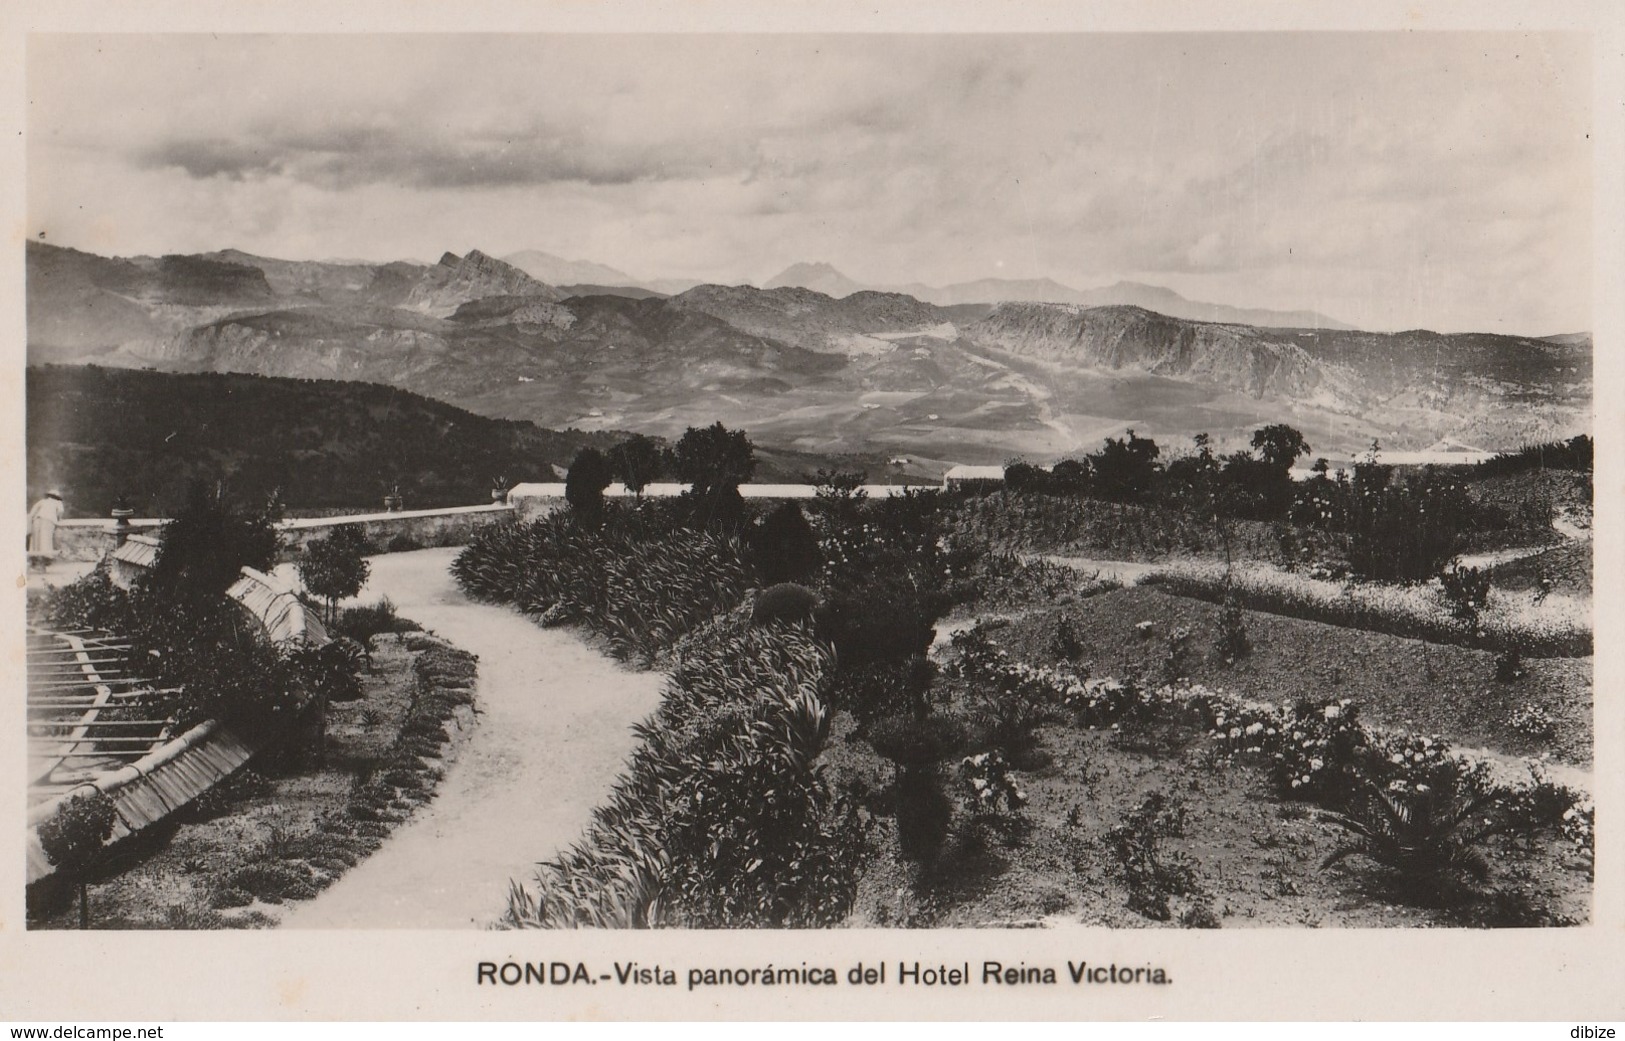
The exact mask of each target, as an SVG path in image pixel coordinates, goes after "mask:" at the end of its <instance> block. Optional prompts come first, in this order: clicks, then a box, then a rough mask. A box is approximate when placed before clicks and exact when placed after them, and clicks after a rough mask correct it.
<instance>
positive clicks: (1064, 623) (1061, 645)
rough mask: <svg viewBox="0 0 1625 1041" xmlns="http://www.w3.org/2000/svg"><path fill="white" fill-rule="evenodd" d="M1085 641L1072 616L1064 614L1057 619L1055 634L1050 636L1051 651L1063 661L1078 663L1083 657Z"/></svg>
mask: <svg viewBox="0 0 1625 1041" xmlns="http://www.w3.org/2000/svg"><path fill="white" fill-rule="evenodd" d="M1085 649H1086V648H1085V647H1084V644H1083V640H1082V639H1081V638H1080V637H1079V636H1078V629H1077V625H1076V624H1075V623H1074V622H1073V621H1072V618H1071V616H1070V615H1067V614H1066V613H1064V612H1063V613H1062V614H1061V615H1060V617H1058V618H1056V619H1055V632H1054V633H1053V634H1052V635H1051V636H1050V643H1049V651H1050V653H1051V654H1053V655H1054V656H1055V657H1057V658H1059V659H1061V660H1062V661H1077V660H1078V659H1079V658H1082V657H1083V652H1084V650H1085Z"/></svg>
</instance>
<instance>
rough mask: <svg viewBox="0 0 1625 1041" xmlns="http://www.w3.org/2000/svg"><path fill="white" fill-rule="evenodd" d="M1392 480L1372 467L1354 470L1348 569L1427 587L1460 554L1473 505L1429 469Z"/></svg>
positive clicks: (1462, 492) (1388, 469) (1459, 489)
mask: <svg viewBox="0 0 1625 1041" xmlns="http://www.w3.org/2000/svg"><path fill="white" fill-rule="evenodd" d="M1392 476H1393V467H1390V466H1381V465H1378V464H1376V463H1374V462H1372V463H1365V464H1360V465H1357V466H1355V468H1354V481H1353V484H1352V488H1351V492H1352V497H1351V503H1350V507H1349V510H1348V515H1349V518H1350V526H1351V533H1352V536H1353V538H1352V541H1351V542H1350V545H1349V564H1350V566H1351V567H1352V568H1353V570H1354V573H1355V574H1356V575H1359V576H1360V577H1362V578H1368V579H1377V580H1379V581H1391V582H1425V581H1427V580H1428V579H1430V578H1433V577H1434V576H1435V575H1438V574H1440V573H1441V572H1442V571H1443V570H1444V567H1445V565H1446V564H1447V563H1449V562H1450V560H1451V559H1452V558H1453V557H1455V555H1456V552H1457V551H1458V550H1459V549H1460V546H1461V540H1462V533H1463V532H1465V531H1467V530H1468V529H1469V528H1470V526H1471V513H1472V505H1471V502H1470V500H1469V499H1468V497H1467V493H1466V490H1465V489H1464V487H1463V486H1462V485H1461V484H1460V482H1457V481H1454V480H1452V479H1450V478H1448V477H1444V476H1442V475H1440V474H1438V473H1436V472H1435V471H1434V470H1433V468H1431V467H1429V468H1428V469H1427V470H1425V471H1424V472H1423V473H1422V474H1421V475H1420V476H1418V477H1416V478H1413V479H1412V480H1411V481H1409V482H1407V483H1404V484H1395V483H1393V482H1392Z"/></svg>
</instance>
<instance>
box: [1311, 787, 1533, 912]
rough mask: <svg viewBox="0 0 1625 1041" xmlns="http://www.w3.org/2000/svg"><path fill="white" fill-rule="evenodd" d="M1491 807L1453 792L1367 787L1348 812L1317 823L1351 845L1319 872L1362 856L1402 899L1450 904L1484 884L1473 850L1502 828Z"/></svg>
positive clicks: (1483, 863) (1482, 865)
mask: <svg viewBox="0 0 1625 1041" xmlns="http://www.w3.org/2000/svg"><path fill="white" fill-rule="evenodd" d="M1498 801H1499V797H1498V796H1496V795H1482V794H1478V795H1475V794H1472V793H1469V792H1463V791H1461V790H1460V789H1459V788H1458V787H1457V786H1455V785H1452V786H1450V787H1446V788H1434V787H1425V786H1416V787H1412V788H1409V789H1402V790H1397V791H1396V790H1384V789H1379V788H1377V787H1375V786H1374V785H1373V786H1368V787H1367V788H1366V790H1365V793H1364V798H1362V799H1359V800H1357V801H1356V802H1355V804H1354V806H1353V807H1351V809H1350V810H1349V812H1347V813H1328V814H1326V815H1325V816H1324V819H1325V820H1327V821H1328V822H1330V823H1332V824H1335V825H1337V826H1338V827H1340V828H1342V829H1343V830H1344V831H1346V832H1348V833H1350V835H1352V836H1353V838H1352V841H1350V842H1348V843H1346V844H1344V845H1343V846H1341V847H1340V848H1338V849H1337V850H1336V851H1335V852H1333V853H1332V855H1331V856H1329V857H1327V858H1326V860H1325V862H1324V863H1323V864H1322V865H1321V866H1322V867H1323V868H1325V867H1330V866H1331V865H1333V864H1336V863H1338V862H1339V861H1341V860H1344V859H1346V858H1348V857H1351V856H1362V857H1366V858H1368V859H1370V860H1372V861H1375V862H1376V863H1377V864H1379V865H1380V866H1382V867H1383V868H1385V869H1387V870H1388V871H1389V872H1391V873H1392V874H1393V876H1394V878H1395V882H1396V884H1397V886H1398V888H1399V889H1400V891H1401V892H1403V893H1404V894H1406V895H1407V896H1410V897H1412V898H1416V899H1419V900H1422V901H1424V902H1428V903H1434V902H1438V901H1441V900H1446V899H1449V898H1451V897H1453V896H1455V895H1457V893H1458V892H1459V890H1460V888H1461V887H1462V886H1463V885H1464V884H1468V883H1473V882H1483V881H1485V880H1486V879H1487V878H1488V876H1489V863H1488V861H1487V860H1485V858H1484V854H1483V851H1482V850H1480V849H1479V848H1478V847H1479V846H1480V845H1481V844H1482V843H1483V842H1484V841H1485V840H1486V839H1488V838H1489V837H1490V836H1492V835H1494V834H1496V833H1497V832H1499V831H1501V830H1503V829H1504V828H1505V822H1504V821H1502V820H1500V819H1498V817H1497V816H1494V815H1491V812H1490V811H1492V810H1493V809H1494V808H1495V804H1496V803H1497V802H1498Z"/></svg>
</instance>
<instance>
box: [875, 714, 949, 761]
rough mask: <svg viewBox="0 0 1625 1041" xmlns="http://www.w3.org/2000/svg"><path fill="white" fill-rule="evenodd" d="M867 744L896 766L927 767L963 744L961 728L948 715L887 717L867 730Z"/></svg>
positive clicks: (944, 757) (946, 756)
mask: <svg viewBox="0 0 1625 1041" xmlns="http://www.w3.org/2000/svg"><path fill="white" fill-rule="evenodd" d="M868 739H869V744H870V745H871V746H873V748H874V750H875V751H876V752H878V753H879V754H880V755H881V756H882V757H884V758H886V759H888V760H890V761H891V762H892V763H894V764H896V765H897V766H898V768H900V769H907V768H909V767H917V766H930V765H932V764H934V763H939V762H941V761H942V760H944V759H946V758H948V757H949V756H951V755H953V754H954V753H955V752H956V751H958V749H959V748H960V747H961V746H962V745H963V744H964V743H965V728H964V726H963V725H962V724H961V723H960V722H959V721H958V720H957V719H954V718H953V717H951V716H941V715H930V716H926V717H924V718H923V719H922V718H920V717H917V716H914V715H898V716H887V717H886V718H884V719H881V720H877V721H876V722H875V723H874V725H873V726H871V727H870V728H869V730H868Z"/></svg>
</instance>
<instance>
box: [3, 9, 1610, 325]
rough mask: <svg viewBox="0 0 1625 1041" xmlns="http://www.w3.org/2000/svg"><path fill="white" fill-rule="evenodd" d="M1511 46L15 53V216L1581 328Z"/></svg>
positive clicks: (1511, 41) (1550, 41)
mask: <svg viewBox="0 0 1625 1041" xmlns="http://www.w3.org/2000/svg"><path fill="white" fill-rule="evenodd" d="M1534 43H1536V44H1538V46H1536V45H1533V44H1531V43H1530V41H1528V40H1524V39H1522V38H1516V37H1514V36H1513V35H1512V34H1502V35H1500V36H1493V35H1472V34H1461V35H1458V34H1453V33H1436V34H1411V35H1407V34H1337V33H1330V34H1274V35H1272V34H1246V33H1234V34H1232V33H1221V34H1207V35H1202V34H1196V35H1183V36H1178V35H1169V34H1145V35H1134V34H1124V35H1107V34H1097V35H1091V34H1055V35H1032V36H998V35H981V36H978V35H954V34H943V35H930V34H920V35H906V36H888V35H879V34H875V35H870V34H859V35H851V36H817V35H793V34H788V35H782V36H751V35H745V34H734V35H718V36H705V35H694V36H687V35H684V36H666V37H659V36H636V35H633V36H619V35H613V36H612V35H604V36H592V35H581V36H520V35H515V36H447V37H435V36H354V37H343V38H339V37H240V38H239V37H223V38H219V39H215V38H207V37H142V36H139V35H130V36H122V37H116V38H104V39H97V40H81V39H78V38H66V37H63V38H56V37H48V38H38V39H36V40H35V42H34V43H32V44H31V51H30V61H29V64H28V75H29V101H30V115H29V134H30V138H29V140H30V144H29V177H30V184H29V192H28V198H29V206H30V210H31V218H30V219H31V220H33V221H35V223H36V224H38V225H39V226H41V227H49V228H51V229H52V231H53V234H55V235H58V236H61V240H63V241H72V235H73V232H74V229H75V228H82V229H87V232H86V233H87V234H88V233H89V230H90V229H95V234H96V235H98V236H102V235H112V232H109V231H107V230H106V229H122V230H119V231H118V235H116V236H114V237H111V238H106V239H100V238H99V239H98V240H97V244H98V245H101V244H103V243H104V242H105V243H107V244H109V245H107V246H106V247H105V248H104V251H108V252H123V253H140V252H145V253H159V252H173V251H185V250H193V249H213V248H218V247H219V246H221V245H225V244H232V245H238V246H241V247H242V248H247V249H251V250H254V251H257V252H264V253H270V254H273V255H292V256H330V255H351V256H371V257H377V258H380V259H390V258H394V257H399V256H403V255H411V256H418V257H424V258H429V259H432V258H434V257H436V256H438V255H439V254H440V252H441V251H442V250H444V249H453V250H454V251H457V252H462V251H464V250H466V249H467V248H470V247H472V246H479V247H480V248H482V249H485V250H487V251H488V252H495V253H499V254H500V253H501V252H504V251H511V250H516V249H522V248H541V249H547V250H549V251H551V252H555V253H561V254H567V255H571V256H581V257H587V258H590V259H594V260H598V261H601V262H604V263H608V264H612V265H614V266H616V267H620V268H622V269H624V270H629V271H635V272H639V273H643V274H647V275H649V276H658V275H668V274H669V275H689V274H693V275H698V276H702V277H708V278H717V279H721V280H726V281H738V280H740V279H741V278H743V277H745V276H746V275H757V276H760V275H762V274H764V273H768V272H772V271H775V270H778V269H780V268H782V267H783V266H785V265H786V264H787V263H790V262H792V261H796V260H804V259H809V258H818V257H822V258H827V259H829V260H830V261H832V262H833V263H835V264H836V266H837V267H840V268H842V269H843V270H846V271H847V273H848V274H850V275H853V276H854V277H858V278H860V279H865V280H869V281H873V282H879V283H905V282H912V281H923V282H929V283H936V284H941V283H945V282H952V281H961V280H967V279H973V278H979V277H985V276H986V275H988V274H989V273H990V271H991V270H992V269H993V268H994V266H995V265H996V264H997V265H1002V267H1001V268H1000V269H999V270H1000V271H1001V272H1002V273H1005V274H1007V275H1009V276H1011V277H1043V276H1049V277H1053V278H1056V279H1058V280H1060V281H1062V282H1068V283H1072V284H1077V285H1080V286H1086V285H1090V284H1101V283H1104V282H1109V281H1113V280H1115V279H1117V278H1120V277H1137V278H1139V279H1141V280H1145V281H1161V282H1166V283H1169V284H1174V285H1175V286H1176V288H1178V287H1180V286H1186V285H1188V286H1197V287H1200V286H1203V285H1207V286H1210V287H1212V288H1213V289H1214V291H1215V292H1217V291H1220V290H1222V291H1223V292H1224V293H1226V294H1228V296H1229V299H1228V300H1227V302H1234V303H1238V304H1249V305H1257V306H1276V307H1298V306H1310V304H1309V303H1308V302H1307V301H1311V300H1321V301H1330V300H1338V301H1341V302H1343V303H1345V304H1346V305H1348V306H1351V307H1352V306H1355V305H1358V307H1359V308H1360V309H1361V310H1362V312H1364V313H1367V314H1372V315H1381V316H1384V319H1383V321H1384V324H1389V325H1434V326H1441V325H1445V324H1447V322H1446V321H1444V319H1446V318H1448V319H1449V320H1450V321H1452V322H1454V321H1457V320H1458V318H1457V317H1456V316H1462V315H1467V316H1470V315H1471V314H1473V313H1479V314H1482V315H1483V316H1484V322H1485V323H1488V322H1489V321H1491V320H1495V319H1498V317H1499V316H1502V315H1505V314H1508V313H1510V312H1511V311H1512V310H1514V309H1515V310H1516V311H1517V312H1518V313H1520V314H1522V315H1523V317H1522V318H1519V319H1517V321H1519V322H1521V323H1524V324H1527V325H1529V326H1530V327H1534V326H1536V325H1547V324H1551V325H1554V327H1555V326H1566V325H1574V326H1578V325H1583V324H1585V313H1586V312H1585V311H1584V308H1585V306H1586V305H1585V302H1584V300H1583V299H1581V298H1580V297H1578V296H1577V295H1576V291H1575V290H1574V288H1573V287H1574V286H1584V285H1586V284H1587V283H1588V281H1589V272H1588V268H1587V257H1588V256H1589V253H1588V242H1589V240H1588V237H1587V236H1588V233H1589V222H1590V216H1589V214H1590V193H1591V185H1590V182H1589V173H1588V162H1589V151H1588V148H1589V146H1588V145H1587V144H1586V143H1585V137H1584V135H1585V133H1586V132H1587V131H1588V130H1589V125H1588V121H1589V109H1588V105H1589V76H1588V75H1587V74H1586V71H1585V70H1586V59H1585V54H1586V51H1585V45H1584V43H1583V41H1582V42H1581V43H1579V44H1573V43H1572V41H1568V40H1566V39H1565V38H1562V37H1560V36H1543V37H1539V38H1538V39H1537V40H1535V41H1534ZM1519 54H1521V55H1522V58H1521V59H1520V58H1518V57H1516V56H1517V55H1519ZM1537 58H1538V62H1535V61H1533V59H1537ZM1373 70H1382V74H1381V75H1374V74H1373ZM119 236H122V237H119ZM88 245H89V243H88V241H87V247H88ZM1441 273H1445V274H1441ZM1446 274H1448V277H1446ZM1514 284H1516V285H1517V287H1518V288H1517V291H1516V292H1514V291H1511V290H1509V288H1508V287H1509V286H1511V285H1514ZM1414 286H1427V287H1432V288H1430V289H1428V291H1427V292H1418V291H1415V290H1414V289H1412V288H1407V287H1414ZM1351 287H1360V288H1359V289H1358V291H1356V290H1355V289H1352V288H1351ZM1446 292H1448V293H1449V294H1451V299H1450V300H1448V301H1446V300H1444V299H1443V298H1442V294H1444V293H1446ZM1370 294H1375V296H1372V297H1371V298H1369V299H1368V298H1367V297H1368V295H1370ZM1542 300H1545V301H1548V303H1546V304H1542V303H1541V301H1542ZM1577 301H1578V302H1577ZM1565 308H1566V309H1567V313H1575V312H1578V313H1575V314H1574V317H1572V318H1570V319H1567V320H1559V321H1552V320H1551V319H1553V317H1554V315H1556V316H1557V317H1558V318H1561V313H1564V309H1565ZM1322 309H1324V310H1328V311H1329V312H1330V313H1333V314H1338V311H1337V309H1335V308H1333V307H1331V306H1330V305H1329V304H1324V305H1323V306H1322ZM1339 316H1340V317H1345V316H1344V315H1339ZM1459 320H1460V321H1463V322H1467V323H1468V324H1473V323H1472V322H1471V321H1470V320H1469V319H1468V318H1460V319H1459Z"/></svg>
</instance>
